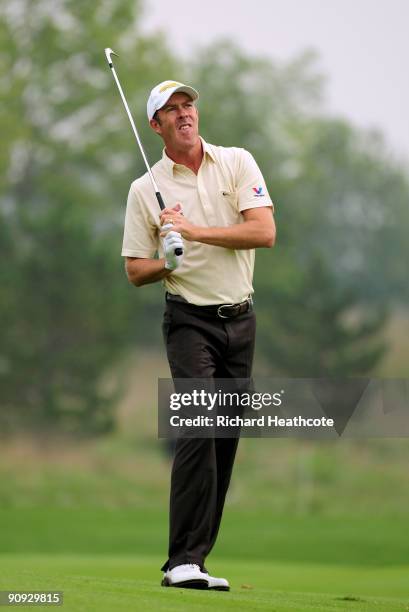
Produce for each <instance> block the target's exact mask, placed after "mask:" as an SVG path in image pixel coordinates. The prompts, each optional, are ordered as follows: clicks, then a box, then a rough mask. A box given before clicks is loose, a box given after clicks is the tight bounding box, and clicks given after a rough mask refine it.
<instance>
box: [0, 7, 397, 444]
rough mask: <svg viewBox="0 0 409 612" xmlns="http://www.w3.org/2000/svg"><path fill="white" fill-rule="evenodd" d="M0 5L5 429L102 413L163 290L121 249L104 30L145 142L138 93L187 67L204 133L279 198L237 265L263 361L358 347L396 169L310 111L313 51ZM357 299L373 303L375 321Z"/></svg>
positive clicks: (295, 364)
mask: <svg viewBox="0 0 409 612" xmlns="http://www.w3.org/2000/svg"><path fill="white" fill-rule="evenodd" d="M2 13H3V19H2V20H1V22H0V56H1V60H2V61H1V63H0V70H1V73H0V84H1V92H2V93H1V95H2V112H1V113H0V129H1V134H2V147H1V150H0V255H1V261H0V281H1V284H0V320H1V330H0V332H1V341H2V346H1V351H0V386H1V401H2V405H1V412H0V426H1V428H2V430H3V431H8V430H10V429H17V428H21V427H22V426H24V427H28V428H32V427H34V425H35V426H36V427H39V428H44V427H51V428H59V429H64V430H69V431H81V432H83V433H92V432H104V431H108V430H109V429H111V428H112V427H113V426H114V413H113V410H114V399H115V397H116V390H115V389H114V388H113V387H112V388H111V389H110V390H107V385H105V384H104V380H105V379H106V376H107V373H109V372H111V371H112V369H113V368H114V367H115V366H116V365H117V364H118V360H119V359H120V357H121V355H123V354H124V352H125V351H126V350H127V348H128V347H129V346H130V345H131V344H132V343H134V342H140V343H142V344H144V345H147V344H149V345H151V344H157V343H160V342H161V337H160V325H159V321H160V316H161V311H162V308H163V306H162V304H163V291H162V289H161V287H160V285H159V284H157V285H156V286H150V287H146V288H143V289H139V290H135V289H134V288H132V287H130V286H128V284H127V281H126V278H125V275H124V272H123V267H122V266H123V264H122V262H121V259H120V248H121V240H122V227H123V217H124V208H125V201H126V196H127V193H128V189H129V185H130V183H131V181H132V180H133V179H134V178H136V177H137V176H140V175H141V174H143V173H144V172H145V168H144V165H143V162H142V160H141V158H140V154H139V151H138V149H137V147H136V144H135V142H134V138H133V135H132V132H131V130H130V127H129V124H128V120H127V117H126V115H125V112H124V109H123V107H122V104H121V102H120V99H119V96H118V92H117V90H116V87H115V83H114V82H113V80H112V76H111V74H110V72H109V69H108V67H107V64H106V59H105V55H104V52H103V50H104V48H105V47H106V46H111V47H112V48H113V49H114V50H115V51H116V52H117V53H118V54H119V58H118V59H117V61H116V68H117V71H118V74H119V77H120V79H121V82H122V83H123V86H124V90H125V93H126V96H127V99H128V102H129V104H130V107H131V109H132V110H133V113H134V116H135V120H136V122H137V125H138V128H140V133H141V137H142V140H143V142H144V143H145V146H146V149H147V151H148V154H149V158H150V159H151V160H152V162H154V161H155V160H156V159H157V158H158V156H159V155H160V151H161V147H162V144H161V141H160V139H159V138H158V137H157V136H156V135H154V134H153V132H152V131H151V130H150V128H149V126H148V123H147V119H146V113H145V104H146V96H147V93H148V92H149V90H150V89H151V87H152V86H153V85H155V84H156V83H158V82H159V81H161V80H163V79H165V78H175V79H178V80H185V79H186V80H188V81H191V82H192V84H193V85H196V86H197V87H198V89H199V90H200V94H201V99H200V116H201V126H202V133H203V135H204V137H205V138H206V139H208V140H209V141H210V142H214V143H216V144H222V145H226V146H242V147H245V148H247V149H249V150H250V151H251V152H252V153H253V154H254V156H255V158H256V160H257V161H258V163H259V165H260V167H261V169H262V171H263V174H264V175H265V177H266V180H267V184H268V186H269V190H270V193H271V195H272V197H273V200H274V201H275V203H276V207H277V210H276V221H277V226H278V242H277V246H276V247H275V249H274V251H273V252H270V251H269V252H266V251H264V252H263V251H260V252H259V253H258V258H257V265H256V279H255V289H256V298H257V309H258V313H259V332H260V338H262V343H261V348H262V350H263V353H264V355H265V356H266V358H267V360H268V361H269V363H270V365H272V366H273V367H274V368H275V369H277V370H280V371H284V372H286V373H290V372H294V371H297V372H299V371H300V369H304V370H305V369H308V371H311V372H312V371H314V372H317V373H318V371H320V373H322V372H321V370H322V368H323V369H324V371H325V372H326V374H328V375H330V374H331V373H332V374H337V375H341V374H347V373H352V372H354V373H357V372H358V371H359V372H363V371H365V372H369V371H370V370H371V369H372V368H373V367H374V365H375V364H376V362H377V360H378V359H379V357H380V355H381V354H382V351H381V345H380V344H379V343H378V342H377V341H375V340H374V341H372V337H374V336H376V335H377V334H379V331H380V329H381V323H382V320H383V316H384V315H383V312H384V310H385V305H386V304H387V303H388V302H389V301H390V300H391V299H393V300H394V301H395V302H398V301H404V300H405V299H407V273H406V261H407V260H408V255H409V253H408V243H407V241H406V234H407V231H408V228H409V208H408V206H407V202H408V200H409V197H408V194H409V188H408V181H407V178H406V176H405V175H404V173H403V172H402V170H401V169H400V168H399V167H398V166H397V165H396V164H395V163H394V162H393V161H392V160H390V159H389V158H388V156H387V154H386V152H385V146H384V144H383V142H382V140H381V139H380V138H379V137H376V136H374V135H363V134H361V133H360V132H358V131H357V130H355V129H354V128H352V127H351V126H350V125H348V124H347V123H346V122H344V121H339V120H336V119H329V118H323V115H324V113H323V111H322V110H321V107H320V104H321V96H322V84H323V78H322V76H321V75H320V74H319V70H318V69H317V67H316V58H315V56H314V54H313V53H311V52H307V53H304V54H303V55H301V56H300V57H298V58H295V59H294V60H293V61H292V62H289V63H287V64H278V63H272V62H271V61H270V60H267V59H264V58H254V57H251V56H250V55H248V54H246V53H244V52H243V51H242V50H241V49H240V48H239V47H238V46H236V45H234V44H232V43H231V42H228V41H220V42H219V43H212V45H211V47H209V48H208V49H202V50H201V52H200V53H199V54H198V55H197V56H196V58H193V60H189V61H188V62H181V61H180V62H179V61H178V60H177V59H176V58H175V57H174V56H172V54H171V52H170V50H169V48H168V46H167V42H166V40H164V39H163V36H162V35H157V36H155V35H153V36H147V35H144V34H143V33H142V31H141V26H140V24H141V5H140V3H139V2H136V3H135V2H130V0H110V1H109V2H105V1H104V2H99V3H83V2H76V1H74V0H59V1H58V3H55V2H52V1H51V0H9V1H8V2H7V3H5V4H3V6H2ZM320 115H322V116H320ZM317 253H318V261H319V263H318V264H317V261H316V256H317ZM317 266H318V268H317ZM318 271H320V274H318ZM313 296H320V298H319V299H320V302H319V305H318V306H317V307H316V305H317V302H316V301H314V300H316V298H315V297H313ZM310 298H311V299H312V301H313V303H314V304H315V306H314V305H312V306H309V307H308V315H307V316H306V305H307V304H309V299H310ZM369 301H371V303H372V304H373V305H374V306H376V304H378V305H379V313H378V314H377V312H376V308H375V310H374V315H373V321H374V322H372V314H371V315H370V317H369V320H367V313H369V309H367V308H365V304H366V303H368V302H369ZM351 312H352V314H353V315H357V314H359V316H360V317H361V319H360V324H359V326H358V328H357V329H355V332H354V333H353V332H351V331H350V330H349V331H346V327H345V326H344V324H341V323H340V321H343V320H344V319H345V317H346V316H347V315H348V313H349V314H350V313H351ZM371 312H372V309H371ZM323 313H327V319H328V322H327V323H326V324H325V326H323V325H322V317H323ZM290 315H291V316H290ZM368 316H369V314H368ZM359 330H360V331H359ZM328 346H331V347H332V348H331V351H330V352H331V357H330V358H328V359H327V358H325V359H324V354H327V353H328V350H327V349H326V348H325V347H328ZM324 349H325V350H324ZM312 353H314V355H315V357H314V360H309V356H310V355H311V354H312ZM307 361H308V367H307ZM303 365H304V366H305V367H304V368H303Z"/></svg>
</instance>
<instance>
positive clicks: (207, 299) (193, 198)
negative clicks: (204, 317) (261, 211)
mask: <svg viewBox="0 0 409 612" xmlns="http://www.w3.org/2000/svg"><path fill="white" fill-rule="evenodd" d="M201 140H202V145H203V152H204V155H203V160H202V164H201V166H200V168H199V172H198V174H197V175H196V174H195V173H194V172H192V170H190V169H189V168H187V167H186V166H183V165H181V164H176V163H175V162H173V161H172V160H171V159H170V158H169V157H168V156H167V155H166V153H165V150H164V151H163V154H162V159H161V160H160V161H158V162H157V163H156V164H155V165H154V166H153V168H152V172H153V175H154V177H155V180H156V182H157V183H158V186H159V189H160V191H161V194H162V196H163V199H164V202H165V204H166V206H167V207H168V208H171V207H173V206H175V204H176V203H177V202H180V203H181V204H182V210H183V214H184V215H185V217H186V218H187V219H188V220H189V221H190V222H191V223H193V224H194V225H199V226H202V227H204V226H207V227H227V226H229V225H233V224H236V223H242V222H243V221H244V219H243V215H242V214H241V212H242V211H243V210H247V209H248V208H258V207H263V206H269V207H273V204H272V201H271V199H270V196H269V194H268V191H267V188H266V185H265V182H264V179H263V177H262V174H261V172H260V170H259V168H258V166H257V164H256V162H255V160H254V158H253V157H252V155H251V154H250V153H249V152H248V151H246V150H245V149H239V148H235V147H229V148H226V147H219V146H214V145H211V144H208V143H206V142H205V141H204V140H203V138H202V139H201ZM159 213H160V209H159V205H158V202H157V200H156V197H155V193H154V190H153V188H152V184H151V182H150V179H149V175H148V174H147V173H146V174H144V175H143V176H142V177H141V178H139V179H137V180H136V181H134V182H133V183H132V185H131V188H130V190H129V195H128V202H127V207H126V215H125V230H124V240H123V247H122V255H123V256H124V257H142V258H152V257H154V256H155V253H156V252H157V251H158V253H159V257H163V256H164V254H163V248H162V241H161V240H160V238H159V231H160V222H159ZM184 253H185V256H184V259H183V262H182V265H181V266H180V268H178V269H177V270H175V271H174V272H172V273H171V274H170V275H169V276H167V277H166V278H165V279H164V281H163V282H164V285H165V287H166V290H167V291H169V293H173V294H178V295H181V296H182V297H184V298H185V299H186V300H187V301H188V302H191V303H192V304H196V305H198V306H206V305H211V304H235V303H237V302H241V301H243V300H244V299H246V297H247V296H249V295H251V294H252V293H253V284H252V281H253V270H254V256H255V250H254V249H226V248H224V247H217V246H212V245H208V244H202V243H200V242H190V241H188V240H184Z"/></svg>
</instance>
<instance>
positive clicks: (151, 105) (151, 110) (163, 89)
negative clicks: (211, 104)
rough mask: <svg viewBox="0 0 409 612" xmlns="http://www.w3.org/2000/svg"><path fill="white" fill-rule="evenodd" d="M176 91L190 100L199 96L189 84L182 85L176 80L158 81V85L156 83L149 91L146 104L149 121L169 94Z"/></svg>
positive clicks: (167, 98) (164, 102)
mask: <svg viewBox="0 0 409 612" xmlns="http://www.w3.org/2000/svg"><path fill="white" fill-rule="evenodd" d="M177 92H180V93H185V94H187V95H188V96H190V97H191V98H192V100H197V99H198V97H199V94H198V92H197V91H196V89H193V87H189V85H184V84H183V83H179V82H178V81H163V82H162V83H159V85H156V87H154V88H153V89H152V91H151V93H150V96H149V99H148V104H147V105H146V110H147V111H148V119H149V121H150V120H151V119H152V118H153V115H154V114H155V113H156V111H157V110H159V109H160V108H162V106H165V104H166V102H167V101H168V100H169V98H170V96H171V95H172V94H174V93H177Z"/></svg>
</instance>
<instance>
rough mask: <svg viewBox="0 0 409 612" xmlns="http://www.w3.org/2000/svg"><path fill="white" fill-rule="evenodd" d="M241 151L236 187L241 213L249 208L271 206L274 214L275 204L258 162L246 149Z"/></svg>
mask: <svg viewBox="0 0 409 612" xmlns="http://www.w3.org/2000/svg"><path fill="white" fill-rule="evenodd" d="M240 151H241V155H240V159H239V167H238V182H237V187H236V189H237V195H238V207H239V210H240V212H242V211H243V210H247V209H248V208H261V207H263V206H271V207H272V209H273V212H274V204H273V202H272V200H271V198H270V195H269V193H268V191H267V187H266V183H265V181H264V178H263V175H262V174H261V171H260V168H259V167H258V165H257V163H256V160H255V159H254V157H253V156H252V155H251V153H249V152H248V151H246V150H245V149H241V150H240Z"/></svg>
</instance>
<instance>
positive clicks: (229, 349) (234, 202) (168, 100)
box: [122, 81, 275, 590]
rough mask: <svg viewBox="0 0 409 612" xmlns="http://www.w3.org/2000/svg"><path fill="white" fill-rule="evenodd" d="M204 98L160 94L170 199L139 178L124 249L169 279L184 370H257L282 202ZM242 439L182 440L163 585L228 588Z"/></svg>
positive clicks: (148, 279)
mask: <svg viewBox="0 0 409 612" xmlns="http://www.w3.org/2000/svg"><path fill="white" fill-rule="evenodd" d="M197 98H198V93H197V91H196V90H195V89H193V87H189V86H187V85H184V84H183V83H178V82H174V81H165V82H163V83H160V84H159V85H157V86H156V87H154V89H153V90H152V91H151V93H150V96H149V99H148V104H147V111H148V119H149V123H150V126H151V128H152V129H153V130H154V131H155V132H156V133H157V134H158V135H159V136H160V137H161V138H162V140H163V142H164V149H163V154H162V159H161V160H160V161H158V162H157V163H156V164H155V165H154V166H153V168H152V172H153V174H154V177H155V179H156V181H157V183H158V184H159V186H160V190H161V193H162V195H163V198H164V201H165V202H166V203H167V205H168V208H166V209H165V210H163V211H162V212H161V213H160V214H159V213H158V203H157V201H156V199H155V195H154V193H153V190H152V185H151V183H150V179H149V176H148V174H145V175H143V176H142V177H141V178H139V179H137V180H135V181H134V182H133V183H132V185H131V188H130V191H129V196H128V202H127V209H126V217H125V230H124V240H123V249H122V255H123V256H124V257H125V258H126V273H127V276H128V279H129V281H130V282H131V283H133V284H134V285H136V286H137V287H140V286H141V285H145V284H147V283H154V282H156V281H163V283H164V286H165V289H166V309H165V314H164V322H163V333H164V339H165V343H166V349H167V356H168V361H169V366H170V370H171V373H172V377H173V378H250V377H251V371H252V361H253V353H254V338H255V316H254V312H253V302H252V294H253V285H252V279H253V268H254V257H255V251H254V249H256V248H259V247H267V248H270V247H272V246H273V244H274V241H275V224H274V219H273V214H272V213H273V204H272V202H271V199H270V196H269V194H268V191H267V188H266V185H265V182H264V179H263V177H262V175H261V172H260V170H259V168H258V166H257V164H256V162H255V160H254V159H253V157H252V156H251V154H250V153H249V152H247V151H245V150H244V149H239V148H234V147H232V148H225V147H220V146H215V145H212V144H209V143H207V142H205V141H204V139H203V138H202V137H201V136H199V130H198V126H199V112H198V109H197V108H196V105H195V101H196V100H197ZM217 120H218V114H217V101H216V102H215V106H214V121H217ZM175 251H176V252H177V253H178V254H176V253H175ZM157 252H158V253H159V258H155V254H156V253H157ZM237 444H238V437H237V438H217V439H214V438H205V439H202V438H201V439H185V438H179V439H178V440H177V442H176V448H175V456H174V461H173V467H172V475H171V490H170V534H169V551H168V559H167V561H166V562H165V564H164V565H163V567H162V570H163V571H164V572H165V574H164V576H163V580H162V585H163V586H173V587H188V588H205V589H214V590H229V583H228V581H227V580H226V579H225V578H216V577H214V576H211V575H210V574H209V573H208V571H207V569H206V568H205V565H204V563H205V559H206V557H207V555H208V554H209V552H210V551H211V549H212V547H213V545H214V543H215V541H216V537H217V533H218V530H219V526H220V521H221V517H222V512H223V506H224V501H225V497H226V493H227V489H228V486H229V482H230V477H231V473H232V469H233V463H234V458H235V454H236V449H237Z"/></svg>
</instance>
